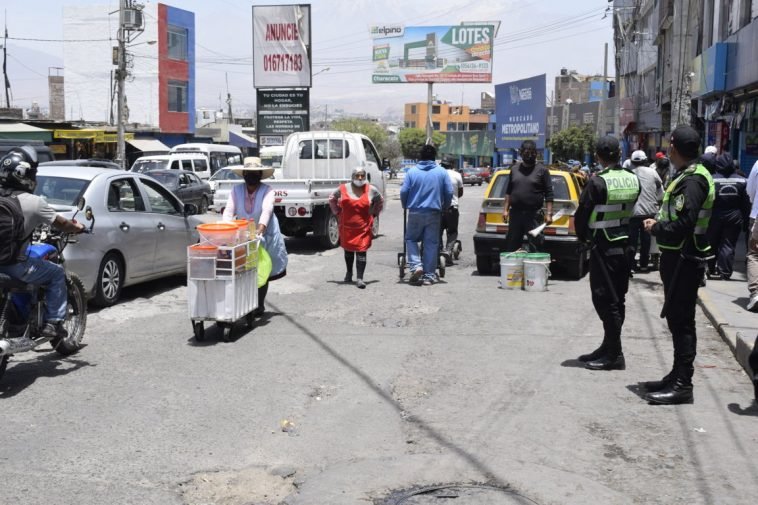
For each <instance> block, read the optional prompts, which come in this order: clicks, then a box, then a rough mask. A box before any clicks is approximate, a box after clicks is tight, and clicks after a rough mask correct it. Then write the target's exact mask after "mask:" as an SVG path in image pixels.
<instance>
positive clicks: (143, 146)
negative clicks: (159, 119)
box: [127, 139, 171, 154]
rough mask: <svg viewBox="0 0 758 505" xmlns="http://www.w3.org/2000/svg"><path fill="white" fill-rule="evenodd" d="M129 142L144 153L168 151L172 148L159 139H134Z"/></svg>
mask: <svg viewBox="0 0 758 505" xmlns="http://www.w3.org/2000/svg"><path fill="white" fill-rule="evenodd" d="M127 142H129V144H130V145H131V146H133V147H134V148H135V149H137V150H138V151H142V152H143V153H156V154H161V153H168V152H169V151H170V150H171V149H169V147H168V146H167V145H166V144H164V143H163V142H161V141H160V140H158V139H132V140H128V141H127Z"/></svg>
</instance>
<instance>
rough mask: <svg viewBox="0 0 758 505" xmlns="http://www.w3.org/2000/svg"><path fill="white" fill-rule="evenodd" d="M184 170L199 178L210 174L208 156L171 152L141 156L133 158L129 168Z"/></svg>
mask: <svg viewBox="0 0 758 505" xmlns="http://www.w3.org/2000/svg"><path fill="white" fill-rule="evenodd" d="M162 169H170V170H186V171H187V172H194V174H195V175H197V176H198V177H199V178H201V179H208V178H209V177H210V176H211V171H210V168H208V158H206V156H205V155H204V154H202V153H172V154H157V155H154V156H142V157H140V158H137V159H136V160H134V163H132V166H131V168H130V169H129V170H131V171H132V172H140V173H144V172H148V171H150V170H162Z"/></svg>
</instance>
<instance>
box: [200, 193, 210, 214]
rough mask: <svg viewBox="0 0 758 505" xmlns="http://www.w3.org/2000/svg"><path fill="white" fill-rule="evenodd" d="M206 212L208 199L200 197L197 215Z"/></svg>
mask: <svg viewBox="0 0 758 505" xmlns="http://www.w3.org/2000/svg"><path fill="white" fill-rule="evenodd" d="M206 212H208V199H207V198H206V197H202V198H201V199H200V206H199V207H198V208H197V213H198V214H205V213H206Z"/></svg>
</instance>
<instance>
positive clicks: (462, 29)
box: [370, 24, 496, 84]
mask: <svg viewBox="0 0 758 505" xmlns="http://www.w3.org/2000/svg"><path fill="white" fill-rule="evenodd" d="M370 31H371V35H372V37H373V38H374V44H373V50H372V53H373V57H372V60H373V66H374V69H373V75H372V78H371V80H372V82H374V83H379V84H385V83H398V82H440V83H450V82H492V44H493V42H494V39H495V32H496V26H495V24H465V25H458V26H405V27H404V26H402V25H381V26H372V27H371V29H370Z"/></svg>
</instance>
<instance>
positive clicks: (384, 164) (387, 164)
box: [382, 158, 391, 170]
mask: <svg viewBox="0 0 758 505" xmlns="http://www.w3.org/2000/svg"><path fill="white" fill-rule="evenodd" d="M389 168H391V165H390V160H389V159H387V158H382V170H388V169H389Z"/></svg>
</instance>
